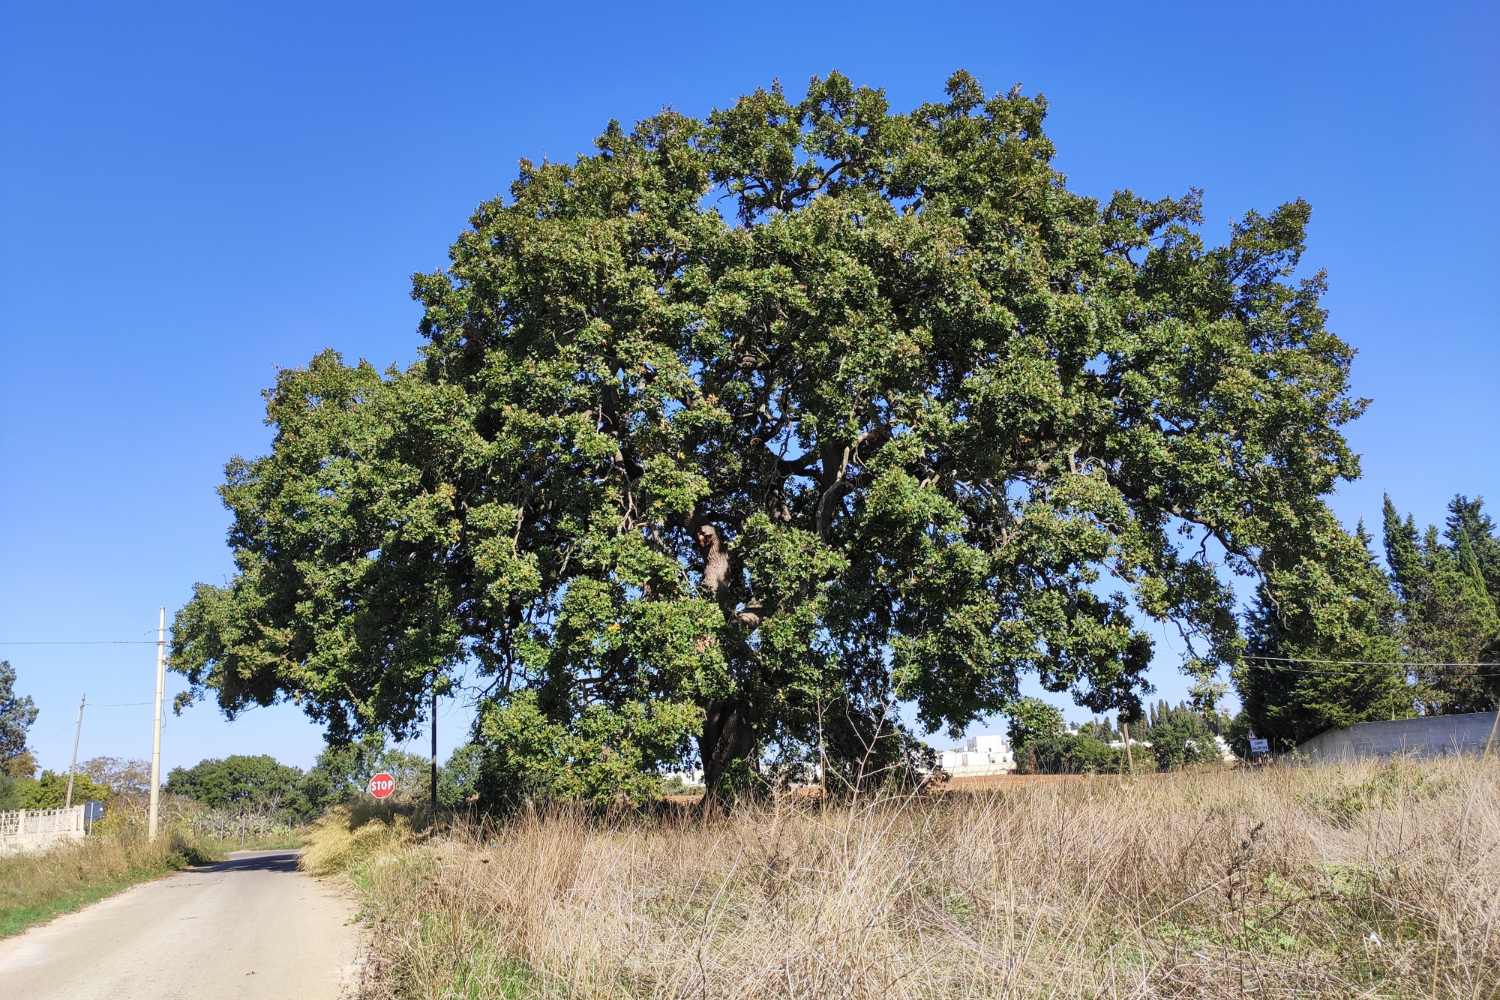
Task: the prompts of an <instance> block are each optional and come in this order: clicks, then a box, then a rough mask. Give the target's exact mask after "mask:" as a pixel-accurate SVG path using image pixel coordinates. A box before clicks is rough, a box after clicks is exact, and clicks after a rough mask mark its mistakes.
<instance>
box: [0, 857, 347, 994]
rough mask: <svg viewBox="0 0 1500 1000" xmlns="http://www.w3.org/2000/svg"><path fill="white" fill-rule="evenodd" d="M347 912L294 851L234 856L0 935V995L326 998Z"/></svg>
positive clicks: (342, 961) (337, 987) (334, 984)
mask: <svg viewBox="0 0 1500 1000" xmlns="http://www.w3.org/2000/svg"><path fill="white" fill-rule="evenodd" d="M352 916H353V913H352V908H351V906H350V904H349V902H348V901H347V900H346V899H344V898H343V897H341V896H340V895H339V894H338V893H337V892H335V891H334V890H333V889H332V888H331V887H329V886H328V885H326V884H324V883H321V882H318V881H317V880H316V879H313V878H310V877H309V876H307V875H304V874H302V873H301V872H299V871H298V870H297V856H296V854H295V853H294V852H290V851H276V852H242V853H239V854H234V855H231V857H230V860H228V861H225V862H223V863H222V864H217V865H209V866H207V867H204V868H195V869H192V870H190V871H186V872H181V873H179V874H177V875H172V876H170V877H168V878H164V879H158V880H157V881H155V882H148V883H146V884H145V885H139V886H136V887H135V888H133V889H129V890H127V891H125V892H123V893H121V894H120V895H118V896H113V897H111V898H110V899H107V900H105V901H104V902H102V903H99V904H97V905H95V906H91V907H89V908H88V909H86V910H82V911H80V912H78V913H73V914H70V915H68V916H65V917H59V918H58V919H56V920H54V921H52V922H51V923H50V924H46V925H44V926H42V927H36V928H33V929H32V930H30V931H27V932H26V933H24V934H21V935H20V936H18V937H14V938H10V939H8V940H5V941H0V997H5V998H7V1000H9V998H12V997H14V998H16V1000H21V998H25V1000H148V998H149V1000H178V998H180V1000H290V998H296V1000H335V998H337V997H340V996H341V995H342V993H343V991H344V990H345V988H346V987H348V986H349V985H351V982H352V978H353V968H354V962H355V959H356V957H357V955H358V944H359V941H358V933H357V928H356V927H354V926H352V925H351V924H350V920H351V919H352Z"/></svg>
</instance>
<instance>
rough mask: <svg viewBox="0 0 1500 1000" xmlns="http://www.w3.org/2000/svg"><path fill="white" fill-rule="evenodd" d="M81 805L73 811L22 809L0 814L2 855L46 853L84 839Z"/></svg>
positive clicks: (72, 809) (0, 850) (82, 808)
mask: <svg viewBox="0 0 1500 1000" xmlns="http://www.w3.org/2000/svg"><path fill="white" fill-rule="evenodd" d="M83 812H84V807H83V806H82V805H76V806H73V807H72V808H70V809H22V810H20V811H19V812H5V813H0V853H5V852H9V851H44V850H46V849H47V848H49V847H53V846H55V845H57V844H61V843H64V842H65V841H69V840H82V839H83V831H84V827H83Z"/></svg>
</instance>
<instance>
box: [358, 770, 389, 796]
mask: <svg viewBox="0 0 1500 1000" xmlns="http://www.w3.org/2000/svg"><path fill="white" fill-rule="evenodd" d="M365 790H366V791H368V792H369V793H370V794H371V795H373V796H374V797H375V798H377V799H388V798H390V797H391V796H392V795H394V794H395V792H396V779H395V777H394V776H392V774H391V773H390V772H389V771H381V772H380V773H379V774H376V775H373V776H372V777H371V778H370V783H369V784H368V785H366V786H365Z"/></svg>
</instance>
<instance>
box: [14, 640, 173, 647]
mask: <svg viewBox="0 0 1500 1000" xmlns="http://www.w3.org/2000/svg"><path fill="white" fill-rule="evenodd" d="M154 645H156V642H155V640H153V639H20V640H18V639H0V646H154Z"/></svg>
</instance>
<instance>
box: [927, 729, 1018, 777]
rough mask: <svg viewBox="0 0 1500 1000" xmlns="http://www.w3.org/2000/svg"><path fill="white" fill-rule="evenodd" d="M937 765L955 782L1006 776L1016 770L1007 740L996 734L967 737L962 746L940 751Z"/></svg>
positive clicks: (1013, 756)
mask: <svg viewBox="0 0 1500 1000" xmlns="http://www.w3.org/2000/svg"><path fill="white" fill-rule="evenodd" d="M938 764H939V766H941V767H942V769H943V770H944V771H946V772H948V774H950V775H952V776H953V777H955V778H968V777H978V776H979V775H982V774H1009V773H1010V772H1011V771H1014V770H1015V769H1016V755H1015V754H1014V753H1012V752H1011V749H1010V741H1009V740H1007V739H1006V738H1005V737H1004V736H1003V735H1002V734H1000V733H992V734H989V735H986V736H970V737H969V738H968V739H967V740H965V741H964V744H963V746H961V747H954V748H953V749H952V750H944V751H943V752H942V753H940V754H939V755H938Z"/></svg>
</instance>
